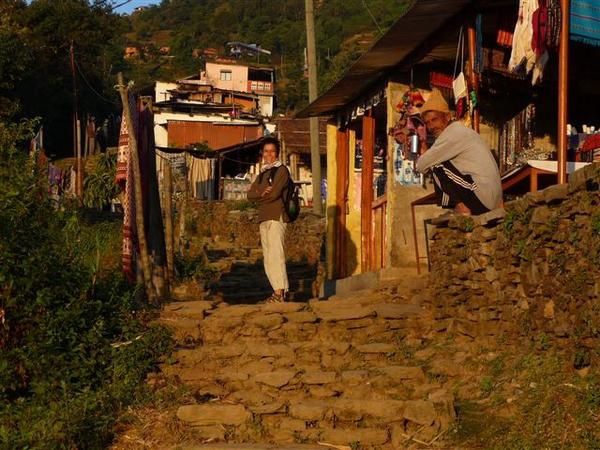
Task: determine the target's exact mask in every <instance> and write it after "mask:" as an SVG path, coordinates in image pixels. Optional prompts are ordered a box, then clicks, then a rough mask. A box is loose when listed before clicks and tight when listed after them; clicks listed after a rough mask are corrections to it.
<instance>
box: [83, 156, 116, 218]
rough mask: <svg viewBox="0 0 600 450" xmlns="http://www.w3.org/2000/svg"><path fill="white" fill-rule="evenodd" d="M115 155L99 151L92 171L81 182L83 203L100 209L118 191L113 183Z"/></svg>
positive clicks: (106, 204)
mask: <svg viewBox="0 0 600 450" xmlns="http://www.w3.org/2000/svg"><path fill="white" fill-rule="evenodd" d="M116 163H117V157H116V155H111V154H109V153H101V154H100V155H98V157H97V159H96V164H95V166H94V171H93V172H92V173H91V174H89V175H88V176H87V177H86V178H85V180H84V182H83V187H84V189H83V205H84V206H86V207H88V208H98V209H102V208H104V207H105V206H108V205H109V204H110V201H111V200H112V199H113V198H115V196H116V195H117V194H118V193H119V189H118V187H117V185H116V184H115V173H116Z"/></svg>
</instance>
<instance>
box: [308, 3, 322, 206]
mask: <svg viewBox="0 0 600 450" xmlns="http://www.w3.org/2000/svg"><path fill="white" fill-rule="evenodd" d="M304 5H305V15H306V51H307V54H308V55H307V56H308V57H307V63H308V100H309V101H310V102H311V103H312V102H314V101H315V100H316V99H317V96H318V95H319V89H318V85H317V50H316V44H315V16H314V7H313V6H314V5H313V0H305V1H304ZM309 121H310V160H311V170H312V185H313V212H314V213H315V214H319V215H321V214H322V213H323V208H322V205H321V153H320V152H319V119H318V118H317V117H311V118H310V119H309Z"/></svg>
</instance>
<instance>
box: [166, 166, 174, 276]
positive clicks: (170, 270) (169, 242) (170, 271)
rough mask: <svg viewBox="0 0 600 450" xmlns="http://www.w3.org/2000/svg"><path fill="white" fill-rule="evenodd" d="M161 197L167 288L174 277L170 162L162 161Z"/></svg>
mask: <svg viewBox="0 0 600 450" xmlns="http://www.w3.org/2000/svg"><path fill="white" fill-rule="evenodd" d="M163 167H164V171H163V196H164V208H165V240H166V242H165V248H166V251H167V280H168V284H169V286H173V280H174V275H175V269H174V267H175V265H174V261H175V253H174V245H175V241H174V238H173V176H172V173H171V161H170V160H163Z"/></svg>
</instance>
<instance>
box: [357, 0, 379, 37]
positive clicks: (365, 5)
mask: <svg viewBox="0 0 600 450" xmlns="http://www.w3.org/2000/svg"><path fill="white" fill-rule="evenodd" d="M362 4H363V6H364V7H365V9H366V10H367V12H368V13H369V15H370V16H371V19H373V23H374V24H375V26H376V27H377V29H378V30H379V34H383V30H382V29H381V27H380V26H379V24H378V23H377V20H376V19H375V16H374V15H373V13H372V12H371V10H370V9H369V7H368V6H367V3H366V2H365V0H362Z"/></svg>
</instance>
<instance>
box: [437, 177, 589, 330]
mask: <svg viewBox="0 0 600 450" xmlns="http://www.w3.org/2000/svg"><path fill="white" fill-rule="evenodd" d="M599 181H600V168H599V166H598V165H590V166H587V167H585V168H584V169H582V170H579V171H577V172H575V173H573V174H572V175H571V177H570V180H569V184H568V185H556V186H551V187H549V188H547V189H545V190H544V191H540V192H535V193H529V194H527V195H525V196H524V197H523V198H521V199H519V200H516V201H514V202H510V203H507V204H506V213H505V216H504V218H503V219H500V218H499V215H498V214H497V212H496V211H495V212H492V213H491V214H488V215H487V216H486V215H484V216H479V217H474V218H465V217H460V218H454V219H452V220H450V222H448V223H447V224H444V225H439V226H438V228H437V229H436V231H435V233H434V235H433V243H432V246H431V255H430V257H431V263H432V270H431V277H430V280H431V283H430V285H431V290H432V293H431V294H432V295H431V296H430V298H431V299H432V302H433V303H434V306H435V307H436V308H435V311H436V313H435V314H436V318H437V319H440V320H443V319H447V320H448V324H449V325H450V324H451V325H452V326H454V327H456V331H458V332H460V333H462V334H465V335H469V336H473V337H474V336H476V335H486V334H487V335H498V334H502V333H504V332H510V333H511V334H514V333H517V334H521V335H524V334H529V333H533V332H535V333H545V334H547V335H548V336H556V337H561V338H562V337H577V338H578V339H583V340H586V339H588V338H593V337H597V335H598V333H599V332H600V328H598V329H597V326H596V325H595V324H597V323H599V322H600V321H599V320H598V318H599V316H600V306H599V303H598V299H599V293H600V272H599V270H598V269H599V265H600V208H599V205H600V192H599V190H598V189H599V185H598V182H599Z"/></svg>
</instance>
